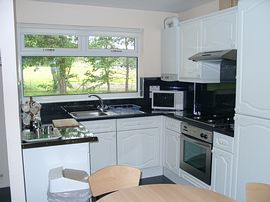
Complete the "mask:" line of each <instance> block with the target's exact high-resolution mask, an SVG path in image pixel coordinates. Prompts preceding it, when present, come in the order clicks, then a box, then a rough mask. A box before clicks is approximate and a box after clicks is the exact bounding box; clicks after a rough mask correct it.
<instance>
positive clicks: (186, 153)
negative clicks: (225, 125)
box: [180, 122, 213, 185]
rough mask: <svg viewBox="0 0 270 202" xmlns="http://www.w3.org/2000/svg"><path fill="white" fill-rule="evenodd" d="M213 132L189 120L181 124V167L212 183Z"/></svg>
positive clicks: (207, 182)
mask: <svg viewBox="0 0 270 202" xmlns="http://www.w3.org/2000/svg"><path fill="white" fill-rule="evenodd" d="M212 144H213V132H212V131H211V130H206V129H203V128H200V127H197V126H194V125H190V124H189V123H187V122H182V125H181V147H180V168H181V169H183V170H184V171H186V172H188V173H189V174H191V175H193V176H194V177H196V178H198V179H200V180H201V181H203V182H205V183H206V184H209V185H210V184H211V165H212V153H211V150H212Z"/></svg>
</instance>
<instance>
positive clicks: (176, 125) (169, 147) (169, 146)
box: [163, 117, 181, 175]
mask: <svg viewBox="0 0 270 202" xmlns="http://www.w3.org/2000/svg"><path fill="white" fill-rule="evenodd" d="M180 125H181V121H178V120H175V119H171V118H167V117H166V119H165V130H164V143H163V144H164V162H163V166H164V167H165V168H167V169H169V170H170V171H172V172H173V173H175V174H176V175H179V169H180V168H179V164H180Z"/></svg>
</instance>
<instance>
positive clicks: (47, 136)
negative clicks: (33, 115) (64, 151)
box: [22, 128, 62, 142]
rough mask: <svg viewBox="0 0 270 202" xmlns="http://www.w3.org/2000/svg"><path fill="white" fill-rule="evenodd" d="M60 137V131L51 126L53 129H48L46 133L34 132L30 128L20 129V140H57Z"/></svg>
mask: <svg viewBox="0 0 270 202" xmlns="http://www.w3.org/2000/svg"><path fill="white" fill-rule="evenodd" d="M61 137H62V135H61V133H60V131H59V130H58V129H57V128H53V130H51V131H48V132H47V133H41V134H36V133H34V132H33V131H30V129H26V130H23V131H22V140H23V141H24V142H40V141H49V140H57V139H60V138H61Z"/></svg>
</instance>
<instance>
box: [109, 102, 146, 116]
mask: <svg viewBox="0 0 270 202" xmlns="http://www.w3.org/2000/svg"><path fill="white" fill-rule="evenodd" d="M109 108H110V110H112V111H113V112H115V113H117V114H127V113H130V114H132V113H139V112H141V111H140V108H141V107H140V106H138V105H134V104H122V105H110V106H109ZM141 113H142V112H141Z"/></svg>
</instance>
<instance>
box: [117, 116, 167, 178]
mask: <svg viewBox="0 0 270 202" xmlns="http://www.w3.org/2000/svg"><path fill="white" fill-rule="evenodd" d="M160 148H161V117H157V116H155V117H141V118H128V119H118V120H117V153H118V155H117V156H118V164H119V165H130V166H134V167H137V168H140V169H146V168H151V167H162V165H161V150H160ZM143 174H144V173H143Z"/></svg>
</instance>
